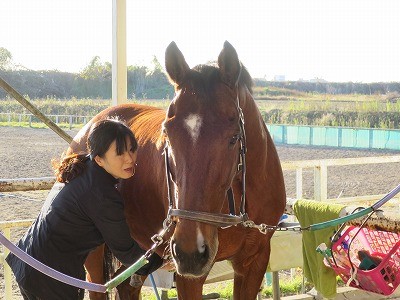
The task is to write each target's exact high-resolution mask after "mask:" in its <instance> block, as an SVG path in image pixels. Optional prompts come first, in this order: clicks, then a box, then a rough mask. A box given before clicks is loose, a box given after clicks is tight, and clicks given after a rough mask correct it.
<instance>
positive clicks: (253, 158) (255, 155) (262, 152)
mask: <svg viewBox="0 0 400 300" xmlns="http://www.w3.org/2000/svg"><path fill="white" fill-rule="evenodd" d="M244 99H245V101H244V105H243V107H242V110H243V115H244V122H245V125H244V126H245V131H246V147H247V149H248V150H249V149H250V151H251V153H252V155H247V156H246V160H247V163H248V164H251V165H252V167H254V168H257V169H258V170H261V169H263V168H266V163H267V161H266V158H267V155H266V153H267V150H268V148H269V147H270V143H272V141H271V138H270V136H269V133H268V130H267V127H266V125H265V123H264V120H263V119H262V116H261V113H260V111H259V110H258V107H257V104H256V103H255V101H254V99H253V96H252V95H251V94H250V92H248V91H247V93H246V96H245V98H244ZM262 158H264V159H265V163H264V164H263V163H261V161H262Z"/></svg>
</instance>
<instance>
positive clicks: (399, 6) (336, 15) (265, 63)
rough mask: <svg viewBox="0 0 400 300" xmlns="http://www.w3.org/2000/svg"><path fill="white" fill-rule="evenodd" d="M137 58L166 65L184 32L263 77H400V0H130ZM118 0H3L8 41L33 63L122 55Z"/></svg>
mask: <svg viewBox="0 0 400 300" xmlns="http://www.w3.org/2000/svg"><path fill="white" fill-rule="evenodd" d="M126 14H127V64H128V65H150V62H151V61H152V58H153V56H156V57H157V59H158V60H159V61H160V63H161V65H164V53H165V48H166V47H167V46H168V44H169V43H170V42H171V41H175V42H176V43H177V45H178V47H179V48H180V50H181V51H182V53H183V54H184V56H185V58H186V61H187V63H188V64H189V66H190V67H193V66H195V65H197V64H201V63H206V62H208V61H212V60H216V59H217V57H218V54H219V53H220V51H221V49H222V46H223V43H224V41H225V40H227V41H229V42H230V43H231V44H232V45H233V46H234V47H235V49H236V51H237V52H238V55H239V59H240V60H241V61H242V63H243V64H244V65H245V66H246V67H247V69H248V70H249V72H250V74H251V75H252V76H253V77H255V78H265V79H267V80H271V79H272V78H274V76H276V75H284V76H285V78H286V79H287V80H298V79H303V80H309V79H314V78H320V79H325V80H328V81H338V82H346V81H352V82H379V81H400V40H399V39H400V17H399V16H400V1H398V0H229V1H228V0H201V1H199V0H142V1H138V0H127V12H126ZM111 29H112V0H84V1H82V0H0V47H4V48H6V49H7V50H9V51H10V52H11V54H12V56H13V61H14V62H15V63H18V64H21V65H23V66H25V67H27V68H29V69H32V70H59V71H66V72H79V71H81V70H82V69H83V68H84V67H85V66H87V65H88V64H89V62H90V60H91V59H92V58H93V57H94V56H99V57H100V59H101V61H103V62H105V61H108V62H111V61H112V30H111Z"/></svg>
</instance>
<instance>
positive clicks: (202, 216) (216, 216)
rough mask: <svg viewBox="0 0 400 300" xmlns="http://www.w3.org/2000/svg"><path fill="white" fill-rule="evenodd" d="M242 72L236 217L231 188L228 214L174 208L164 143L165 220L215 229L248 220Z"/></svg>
mask: <svg viewBox="0 0 400 300" xmlns="http://www.w3.org/2000/svg"><path fill="white" fill-rule="evenodd" d="M241 72H242V65H241V64H240V71H239V75H238V78H237V80H236V83H235V87H236V91H237V93H236V100H237V110H238V114H239V128H240V137H239V142H240V149H239V163H238V166H237V170H238V171H240V170H241V171H242V195H241V201H240V211H239V215H236V210H235V200H234V196H233V191H232V187H230V188H229V189H228V191H227V196H228V204H229V214H220V213H209V212H202V211H188V210H184V209H179V208H174V201H173V199H172V188H171V186H172V178H171V167H170V164H169V159H168V154H169V153H168V143H166V145H165V148H164V156H165V172H166V174H165V175H166V178H167V190H168V202H169V209H168V214H167V220H169V219H171V218H172V217H176V218H182V219H187V220H193V221H198V222H202V223H208V224H211V225H214V226H217V227H229V226H232V225H237V224H240V223H244V222H246V221H247V220H248V216H247V213H246V133H245V129H244V115H243V111H242V109H241V107H240V102H239V79H240V75H241Z"/></svg>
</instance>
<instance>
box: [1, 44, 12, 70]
mask: <svg viewBox="0 0 400 300" xmlns="http://www.w3.org/2000/svg"><path fill="white" fill-rule="evenodd" d="M10 69H12V55H11V52H10V51H8V50H7V49H6V48H3V47H0V70H4V71H5V70H10Z"/></svg>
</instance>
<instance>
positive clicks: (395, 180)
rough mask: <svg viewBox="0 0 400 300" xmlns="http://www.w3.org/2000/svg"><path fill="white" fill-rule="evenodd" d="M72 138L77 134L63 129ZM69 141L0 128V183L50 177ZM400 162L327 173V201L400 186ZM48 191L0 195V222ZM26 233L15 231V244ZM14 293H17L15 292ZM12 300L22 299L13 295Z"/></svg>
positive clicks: (283, 152)
mask: <svg viewBox="0 0 400 300" xmlns="http://www.w3.org/2000/svg"><path fill="white" fill-rule="evenodd" d="M67 133H68V134H70V135H71V136H74V135H75V134H76V131H67ZM66 148H67V143H66V142H65V141H64V140H62V139H61V138H60V137H59V136H58V135H57V134H55V133H53V132H52V131H51V130H50V129H30V128H17V127H0V162H1V163H0V179H5V178H31V177H45V176H52V170H51V164H50V161H51V159H53V158H56V159H57V158H59V157H60V155H61V154H62V152H63V151H65V150H66ZM277 149H278V153H279V156H280V159H281V161H293V160H311V159H327V158H351V157H366V156H386V155H399V154H400V151H383V150H373V151H372V150H351V149H337V148H322V147H321V148H309V147H303V146H287V145H279V146H277ZM399 169H400V164H399V163H393V164H372V165H364V166H341V167H330V168H329V169H328V197H329V198H335V197H337V196H338V195H341V197H345V196H357V195H370V194H385V193H387V192H389V191H390V190H391V189H392V188H394V187H395V186H396V185H397V184H399V182H400V177H399V174H400V173H399ZM284 175H285V184H286V191H287V195H288V197H294V196H295V176H294V175H295V174H294V172H293V171H285V172H284ZM303 191H304V196H305V197H306V198H311V197H312V195H313V172H312V170H311V169H310V170H305V171H304V173H303ZM45 196H46V192H42V191H31V192H19V193H17V192H15V193H0V221H10V220H18V219H32V218H35V217H36V216H37V214H38V212H39V210H40V208H41V205H42V203H43V200H44V198H45ZM23 232H24V230H19V231H13V232H12V237H13V240H14V241H15V240H16V239H17V238H19V237H20V235H21V234H23ZM2 274H3V270H2V266H0V286H1V287H0V299H1V295H3V293H4V291H3V276H2ZM16 295H17V294H16ZM15 299H20V298H18V296H15Z"/></svg>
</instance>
